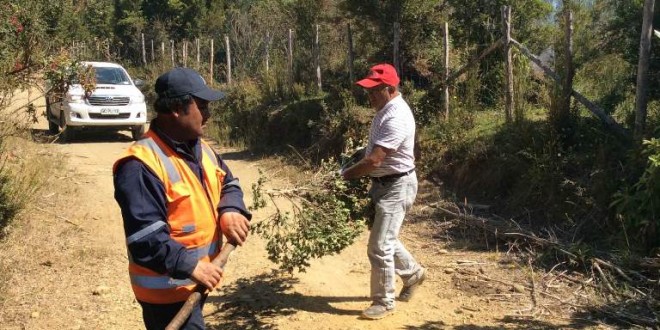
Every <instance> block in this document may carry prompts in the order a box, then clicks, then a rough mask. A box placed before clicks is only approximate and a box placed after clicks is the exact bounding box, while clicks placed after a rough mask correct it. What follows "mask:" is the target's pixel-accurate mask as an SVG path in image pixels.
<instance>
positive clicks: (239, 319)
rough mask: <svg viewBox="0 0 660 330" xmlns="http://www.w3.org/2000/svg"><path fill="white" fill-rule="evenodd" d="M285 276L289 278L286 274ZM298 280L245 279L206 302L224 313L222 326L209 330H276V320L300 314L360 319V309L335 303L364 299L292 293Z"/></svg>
mask: <svg viewBox="0 0 660 330" xmlns="http://www.w3.org/2000/svg"><path fill="white" fill-rule="evenodd" d="M284 276H286V275H284ZM296 283H298V280H297V279H295V278H291V277H283V276H280V275H278V274H276V273H272V274H262V275H259V276H256V277H252V278H243V279H240V280H238V281H236V282H234V283H232V284H231V285H230V286H227V287H225V288H223V290H222V292H221V296H214V297H209V298H208V300H207V303H209V304H214V305H216V307H217V310H218V312H216V313H215V314H218V313H222V317H219V318H218V319H220V320H222V321H220V323H219V324H211V325H209V326H208V328H209V329H217V330H219V329H277V328H278V326H277V324H273V323H272V320H273V319H274V318H281V317H294V318H295V317H296V314H297V313H298V312H300V311H306V312H311V313H318V314H333V315H349V316H351V315H352V316H356V317H357V316H359V315H360V312H361V311H360V310H346V309H340V308H335V307H333V306H332V304H333V303H341V302H366V301H368V299H367V298H366V297H364V296H362V297H360V296H355V297H323V296H306V295H302V294H300V293H290V292H291V288H292V287H293V285H294V284H296Z"/></svg>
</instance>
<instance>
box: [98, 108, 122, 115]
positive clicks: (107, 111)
mask: <svg viewBox="0 0 660 330" xmlns="http://www.w3.org/2000/svg"><path fill="white" fill-rule="evenodd" d="M101 114H102V115H118V114H119V109H116V108H103V109H101Z"/></svg>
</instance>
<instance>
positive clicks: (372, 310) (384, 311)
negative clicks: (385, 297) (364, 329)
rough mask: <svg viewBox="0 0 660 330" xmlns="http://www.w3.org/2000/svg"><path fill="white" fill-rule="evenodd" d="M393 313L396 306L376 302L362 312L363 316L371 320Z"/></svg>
mask: <svg viewBox="0 0 660 330" xmlns="http://www.w3.org/2000/svg"><path fill="white" fill-rule="evenodd" d="M392 313H394V308H387V306H383V305H381V304H376V303H374V304H372V305H371V306H369V308H367V309H365V310H364V311H363V312H362V317H363V318H365V319H369V320H380V319H382V318H384V317H385V316H388V315H390V314H392Z"/></svg>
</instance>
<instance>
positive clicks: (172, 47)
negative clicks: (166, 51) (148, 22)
mask: <svg viewBox="0 0 660 330" xmlns="http://www.w3.org/2000/svg"><path fill="white" fill-rule="evenodd" d="M170 50H171V55H172V67H175V66H176V64H174V40H170Z"/></svg>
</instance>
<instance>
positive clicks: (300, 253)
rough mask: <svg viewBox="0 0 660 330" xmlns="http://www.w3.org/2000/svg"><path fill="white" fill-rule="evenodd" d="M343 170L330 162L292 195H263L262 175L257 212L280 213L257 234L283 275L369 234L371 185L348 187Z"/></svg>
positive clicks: (291, 191) (351, 184) (284, 192)
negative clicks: (365, 232) (269, 207)
mask: <svg viewBox="0 0 660 330" xmlns="http://www.w3.org/2000/svg"><path fill="white" fill-rule="evenodd" d="M339 167H340V166H339V163H338V162H336V161H335V160H334V159H329V160H325V161H323V162H322V163H321V166H320V167H319V169H318V170H317V171H316V172H315V173H313V174H311V175H309V177H308V180H307V181H306V182H305V183H303V184H302V185H298V186H296V187H295V188H291V189H272V190H264V184H265V183H266V181H267V180H266V179H265V178H264V176H263V173H261V174H260V178H259V180H258V182H257V183H255V184H254V185H253V186H252V193H253V209H254V210H256V209H260V208H263V207H265V206H267V205H268V204H272V205H273V206H274V207H275V211H274V213H273V214H272V215H270V216H269V217H268V218H267V219H265V220H263V221H260V222H258V223H256V224H254V225H253V231H254V232H256V233H257V234H259V235H261V236H262V237H264V238H265V239H266V240H267V244H266V249H267V251H268V257H269V259H270V260H271V261H273V262H275V263H277V264H278V265H279V266H280V269H282V270H285V271H288V272H289V273H291V272H293V271H294V270H296V269H297V270H298V271H301V272H304V271H305V269H306V268H307V267H309V265H310V264H309V262H310V260H311V259H313V258H320V257H323V256H326V255H332V254H336V253H339V252H340V251H342V250H343V249H344V248H346V247H347V246H349V245H351V244H352V243H353V241H355V239H356V238H357V237H358V236H359V235H360V233H362V231H363V230H364V229H365V228H366V226H365V224H366V220H367V219H368V218H369V217H370V215H369V214H370V210H371V207H370V204H369V199H368V194H367V184H368V179H361V180H352V181H346V180H344V179H343V178H342V177H341V176H340V175H339V173H338V171H337V169H338V168H339ZM284 204H286V207H283V206H282V205H284Z"/></svg>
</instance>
